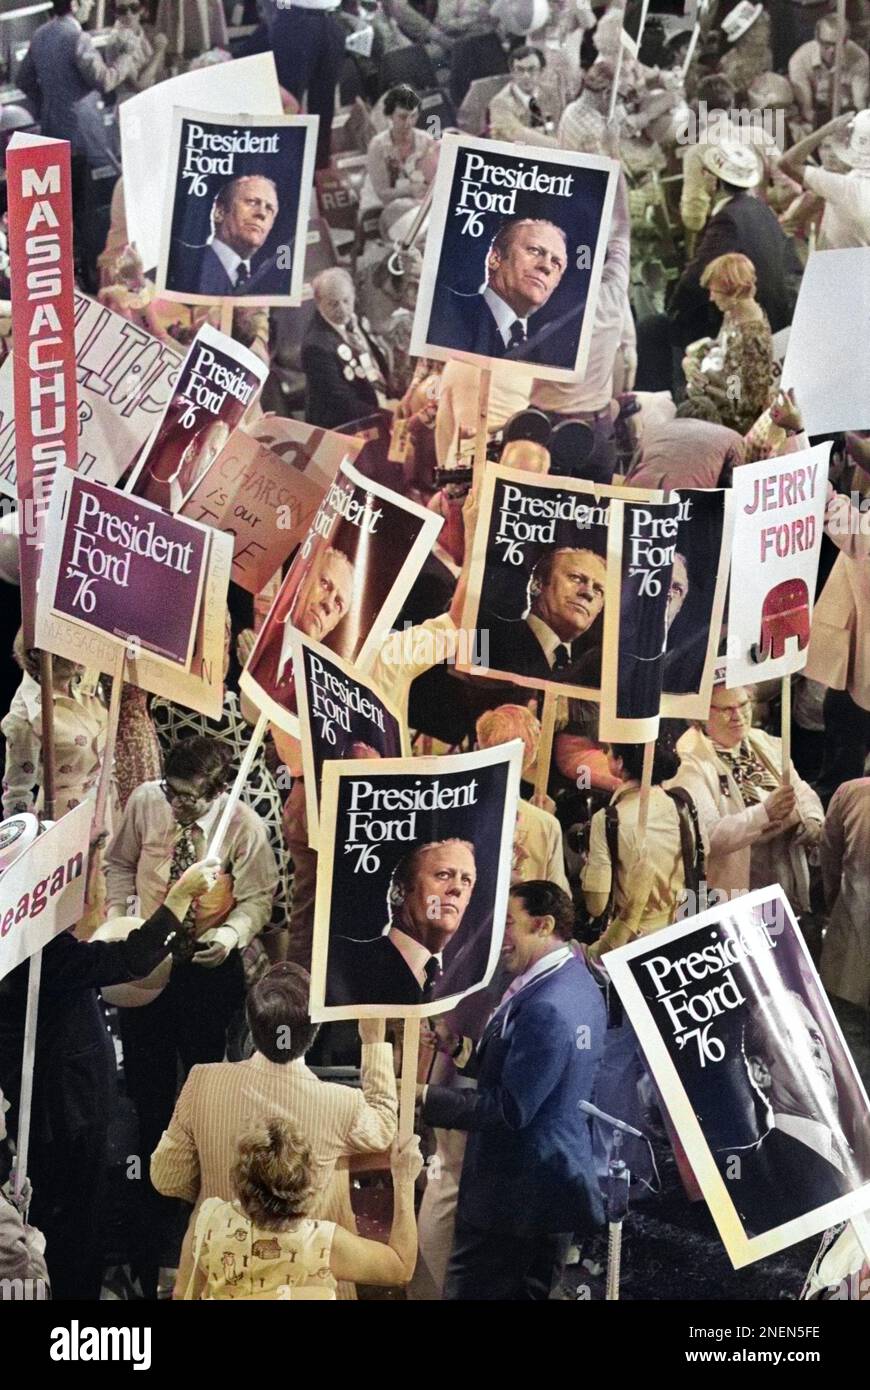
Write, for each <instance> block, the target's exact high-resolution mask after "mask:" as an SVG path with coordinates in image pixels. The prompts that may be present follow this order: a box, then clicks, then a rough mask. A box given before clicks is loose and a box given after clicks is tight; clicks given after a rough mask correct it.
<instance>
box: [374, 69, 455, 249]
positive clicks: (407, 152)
mask: <svg viewBox="0 0 870 1390" xmlns="http://www.w3.org/2000/svg"><path fill="white" fill-rule="evenodd" d="M383 111H384V115H385V116H386V117H387V120H388V121H389V125H388V127H387V129H386V130H382V131H381V133H380V134H379V135H375V136H374V138H373V139H372V140H371V142H370V144H369V148H368V155H367V163H366V178H365V183H364V184H363V189H362V194H361V196H360V216H361V217H362V216H364V215H365V213H367V212H372V211H374V209H375V208H383V212H382V214H381V219H380V224H379V231H380V234H381V236H382V237H384V238H386V239H392V237H393V236H394V234H395V233H394V228H395V224H396V223H397V222H398V220H399V218H400V217H403V216H404V215H405V214H406V213H411V214H412V215H413V214H414V213H416V211H417V209H418V208H419V206H420V204H421V203H422V201H423V199H424V198H425V197H426V194H427V193H428V191H429V185H430V184H431V182H432V180H433V179H434V177H435V170H436V168H437V167H438V142H437V141H436V140H434V139H433V137H432V136H431V135H430V134H429V133H428V131H425V130H418V129H417V118H418V116H419V114H420V98H419V97H418V95H417V93H416V92H415V91H414V89H413V87H408V86H405V85H402V86H399V87H391V88H390V90H389V91H388V92H387V94H386V96H385V97H384V104H383Z"/></svg>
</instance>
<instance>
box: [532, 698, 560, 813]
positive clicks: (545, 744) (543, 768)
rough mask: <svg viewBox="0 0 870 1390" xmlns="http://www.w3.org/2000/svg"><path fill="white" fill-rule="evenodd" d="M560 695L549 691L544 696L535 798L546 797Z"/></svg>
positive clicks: (536, 765) (536, 766) (536, 767)
mask: <svg viewBox="0 0 870 1390" xmlns="http://www.w3.org/2000/svg"><path fill="white" fill-rule="evenodd" d="M558 698H559V697H558V695H556V693H555V691H553V690H548V691H546V693H545V694H544V708H543V711H542V713H541V738H540V741H539V743H538V757H537V762H536V764H535V796H545V795H546V793H547V783H548V782H549V780H550V759H551V758H552V756H553V735H554V734H555V732H556V703H557V701H558Z"/></svg>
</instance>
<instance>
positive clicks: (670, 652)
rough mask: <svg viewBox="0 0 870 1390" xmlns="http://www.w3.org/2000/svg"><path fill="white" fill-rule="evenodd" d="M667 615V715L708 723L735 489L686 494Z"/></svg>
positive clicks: (682, 495)
mask: <svg viewBox="0 0 870 1390" xmlns="http://www.w3.org/2000/svg"><path fill="white" fill-rule="evenodd" d="M676 496H677V497H678V498H679V500H680V502H681V503H682V504H683V505H682V506H681V509H680V520H679V524H678V527H677V544H676V553H675V555H674V564H673V570H672V571H671V583H670V589H669V591H668V606H667V610H666V625H667V639H666V643H665V665H664V674H663V678H662V715H663V716H665V717H668V718H673V719H706V717H707V713H708V711H709V709H710V695H711V693H712V690H713V675H714V670H715V666H716V657H717V653H718V650H719V641H720V637H721V633H722V619H723V616H724V613H725V600H726V597H727V595H728V573H729V567H730V564H731V542H732V532H733V527H734V510H733V507H732V494H731V491H730V489H724V488H719V489H706V488H691V489H680V491H679V492H678V493H677V494H676Z"/></svg>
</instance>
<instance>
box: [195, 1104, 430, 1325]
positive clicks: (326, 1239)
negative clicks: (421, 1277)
mask: <svg viewBox="0 0 870 1390" xmlns="http://www.w3.org/2000/svg"><path fill="white" fill-rule="evenodd" d="M390 1167H391V1170H392V1174H393V1224H392V1229H391V1231H390V1234H389V1238H388V1241H387V1244H386V1245H385V1244H383V1242H381V1241H379V1240H364V1239H362V1237H360V1236H357V1235H353V1234H352V1233H351V1232H350V1231H346V1230H344V1229H343V1228H342V1227H341V1226H337V1225H336V1224H335V1222H333V1221H320V1220H315V1219H313V1218H312V1217H310V1216H309V1215H308V1212H310V1211H311V1209H312V1206H313V1204H314V1201H315V1195H316V1187H315V1183H314V1175H313V1163H312V1157H311V1151H310V1149H309V1148H308V1145H307V1144H306V1143H305V1140H304V1139H303V1137H302V1136H301V1135H299V1134H298V1133H296V1132H295V1131H294V1130H292V1129H291V1128H290V1126H289V1125H288V1124H287V1123H286V1121H284V1120H282V1119H280V1118H278V1117H277V1116H271V1117H269V1118H268V1119H266V1120H264V1121H263V1122H261V1123H260V1124H257V1125H256V1126H255V1127H253V1128H252V1129H251V1130H249V1131H248V1133H247V1134H243V1135H242V1137H241V1138H240V1139H239V1143H238V1151H237V1156H236V1161H235V1163H234V1164H233V1168H232V1172H231V1177H230V1181H231V1184H232V1188H233V1191H234V1193H235V1200H234V1201H232V1202H226V1201H224V1200H223V1199H222V1198H220V1197H212V1198H209V1199H208V1200H207V1201H205V1202H203V1204H202V1206H201V1207H200V1211H199V1216H198V1218H197V1222H196V1231H195V1234H194V1272H193V1274H192V1276H191V1279H190V1282H189V1284H188V1286H187V1290H186V1292H185V1294H184V1297H185V1298H186V1299H209V1300H211V1299H215V1300H230V1299H265V1300H286V1299H293V1298H307V1299H312V1298H320V1299H330V1298H332V1299H334V1298H335V1286H336V1282H337V1281H338V1280H339V1279H345V1280H348V1281H350V1282H353V1283H361V1284H385V1285H396V1284H407V1282H408V1280H409V1279H410V1278H411V1275H412V1274H413V1273H414V1265H415V1264H416V1262H417V1226H416V1222H415V1219H414V1183H415V1181H416V1179H417V1176H418V1174H419V1173H420V1170H421V1169H422V1167H423V1160H422V1157H421V1155H420V1141H419V1139H418V1138H417V1136H416V1135H412V1137H411V1138H410V1139H409V1140H408V1141H407V1143H406V1144H405V1145H404V1146H403V1147H402V1148H401V1149H400V1148H399V1147H398V1145H394V1146H393V1150H392V1153H391V1156H390Z"/></svg>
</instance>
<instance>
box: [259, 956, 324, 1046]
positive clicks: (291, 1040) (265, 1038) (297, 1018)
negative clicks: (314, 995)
mask: <svg viewBox="0 0 870 1390" xmlns="http://www.w3.org/2000/svg"><path fill="white" fill-rule="evenodd" d="M310 989H311V977H310V975H309V974H308V971H307V970H304V969H303V968H302V966H301V965H294V964H293V963H292V961H281V962H280V963H279V964H277V965H273V966H272V968H271V969H270V970H267V971H266V974H265V975H263V976H262V978H261V979H259V980H257V982H256V984H254V985H252V986H251V988H250V990H249V991H248V998H247V1002H246V1004H245V1012H246V1014H247V1017H248V1027H249V1028H250V1030H251V1037H252V1038H253V1040H254V1047H255V1048H256V1049H257V1051H258V1052H261V1053H262V1054H263V1056H264V1057H267V1058H268V1059H269V1061H270V1062H278V1063H279V1064H283V1063H285V1062H295V1060H296V1058H297V1057H304V1055H305V1053H306V1052H307V1051H308V1049H309V1048H310V1047H311V1045H312V1043H313V1042H314V1039H315V1038H316V1037H317V1032H318V1028H317V1024H316V1023H312V1022H311V1019H310V1017H309V1014H308V995H309V991H310Z"/></svg>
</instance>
